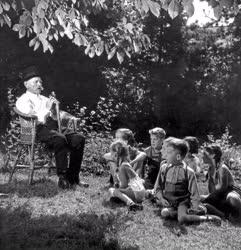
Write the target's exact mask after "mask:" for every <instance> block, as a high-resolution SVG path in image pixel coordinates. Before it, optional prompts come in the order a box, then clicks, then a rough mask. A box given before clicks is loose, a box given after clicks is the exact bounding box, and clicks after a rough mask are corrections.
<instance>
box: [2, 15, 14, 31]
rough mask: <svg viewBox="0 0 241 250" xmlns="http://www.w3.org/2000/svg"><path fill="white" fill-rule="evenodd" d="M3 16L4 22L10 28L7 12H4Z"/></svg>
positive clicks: (10, 23)
mask: <svg viewBox="0 0 241 250" xmlns="http://www.w3.org/2000/svg"><path fill="white" fill-rule="evenodd" d="M3 18H4V20H5V22H6V24H7V25H8V27H9V28H10V27H11V25H12V22H11V19H10V17H9V16H8V15H7V14H5V15H3Z"/></svg>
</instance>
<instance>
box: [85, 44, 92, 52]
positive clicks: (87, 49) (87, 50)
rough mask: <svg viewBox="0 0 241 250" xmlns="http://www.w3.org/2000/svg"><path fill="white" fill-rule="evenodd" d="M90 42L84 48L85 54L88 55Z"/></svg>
mask: <svg viewBox="0 0 241 250" xmlns="http://www.w3.org/2000/svg"><path fill="white" fill-rule="evenodd" d="M90 48H91V46H90V43H89V44H88V45H87V47H86V49H85V54H86V55H88V54H89V51H90Z"/></svg>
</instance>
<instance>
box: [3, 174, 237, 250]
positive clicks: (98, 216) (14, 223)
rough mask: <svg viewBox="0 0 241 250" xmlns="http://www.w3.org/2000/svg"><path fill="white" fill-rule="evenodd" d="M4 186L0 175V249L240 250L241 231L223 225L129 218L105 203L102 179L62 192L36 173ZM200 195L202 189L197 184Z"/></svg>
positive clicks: (148, 215)
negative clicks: (30, 180) (32, 181)
mask: <svg viewBox="0 0 241 250" xmlns="http://www.w3.org/2000/svg"><path fill="white" fill-rule="evenodd" d="M15 176H16V177H17V180H15V179H14V180H13V182H12V183H11V184H10V185H9V184H7V175H6V174H0V192H6V193H9V197H8V198H1V200H0V237H1V239H0V249H1V250H4V249H14V250H15V249H98V250H99V249H106V250H112V249H241V237H240V236H241V228H240V227H235V226H233V225H231V224H230V223H229V222H227V221H224V222H223V224H222V226H221V227H216V226H214V225H212V224H208V223H203V224H199V225H189V226H179V225H178V224H177V223H176V222H174V221H164V220H163V219H161V218H160V212H159V210H158V208H157V207H155V206H154V205H152V204H151V203H150V202H149V201H145V202H144V210H143V211H141V212H137V213H135V214H134V213H130V212H128V211H127V208H126V207H125V206H123V205H121V204H114V203H111V202H109V200H108V195H107V189H106V187H105V186H106V184H107V178H106V177H92V176H86V177H83V179H84V180H85V181H88V182H89V183H90V187H89V188H88V189H85V188H80V187H77V188H76V189H75V190H69V191H62V190H60V189H58V187H57V178H56V176H51V177H44V176H46V174H45V173H37V174H36V176H35V180H36V183H35V184H34V185H32V186H28V185H27V179H26V175H25V174H23V173H18V174H17V175H15ZM201 189H202V190H204V187H203V185H202V187H201Z"/></svg>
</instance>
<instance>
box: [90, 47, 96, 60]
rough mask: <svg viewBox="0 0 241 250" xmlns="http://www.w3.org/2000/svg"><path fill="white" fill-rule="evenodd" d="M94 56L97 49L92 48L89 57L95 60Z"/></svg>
mask: <svg viewBox="0 0 241 250" xmlns="http://www.w3.org/2000/svg"><path fill="white" fill-rule="evenodd" d="M94 56H95V48H94V47H92V48H91V49H90V51H89V57H90V58H93V57H94Z"/></svg>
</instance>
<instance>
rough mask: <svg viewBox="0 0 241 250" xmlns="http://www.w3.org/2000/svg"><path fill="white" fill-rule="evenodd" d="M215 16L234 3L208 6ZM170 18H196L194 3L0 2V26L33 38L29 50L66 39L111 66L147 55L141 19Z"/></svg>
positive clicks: (155, 0)
mask: <svg viewBox="0 0 241 250" xmlns="http://www.w3.org/2000/svg"><path fill="white" fill-rule="evenodd" d="M208 2H209V4H210V5H211V6H212V7H213V8H214V11H215V14H216V15H217V16H218V15H219V14H221V11H222V9H223V8H234V6H235V4H237V3H236V1H234V0H221V1H214V0H209V1H208ZM162 10H165V11H167V12H168V14H169V15H170V17H171V18H175V17H177V16H178V15H179V14H180V13H183V11H184V12H185V13H186V14H187V15H188V16H192V15H193V13H194V6H193V0H122V1H120V0H0V26H1V27H2V26H3V25H7V26H8V27H9V28H11V29H13V30H14V31H16V32H18V34H19V38H23V37H29V46H30V47H33V49H34V50H37V49H39V48H42V49H43V52H46V51H50V52H51V53H52V52H53V51H54V44H55V43H56V42H58V41H59V40H60V38H62V37H67V38H68V39H70V40H71V41H72V42H73V43H74V44H76V45H77V46H82V47H84V52H85V54H86V55H88V56H89V57H90V58H93V57H94V56H100V55H102V54H103V53H104V52H105V53H106V54H107V58H108V60H110V59H111V58H113V57H114V56H116V57H117V59H118V61H119V62H120V63H122V62H123V60H124V58H125V57H129V58H130V57H131V55H132V54H133V53H140V52H141V51H142V50H145V49H148V47H149V45H150V39H149V37H148V36H147V35H146V34H144V32H143V27H144V25H143V19H144V18H145V17H146V16H147V15H149V14H150V13H151V14H152V15H154V16H156V17H157V18H159V17H161V16H162V15H161V12H162Z"/></svg>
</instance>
